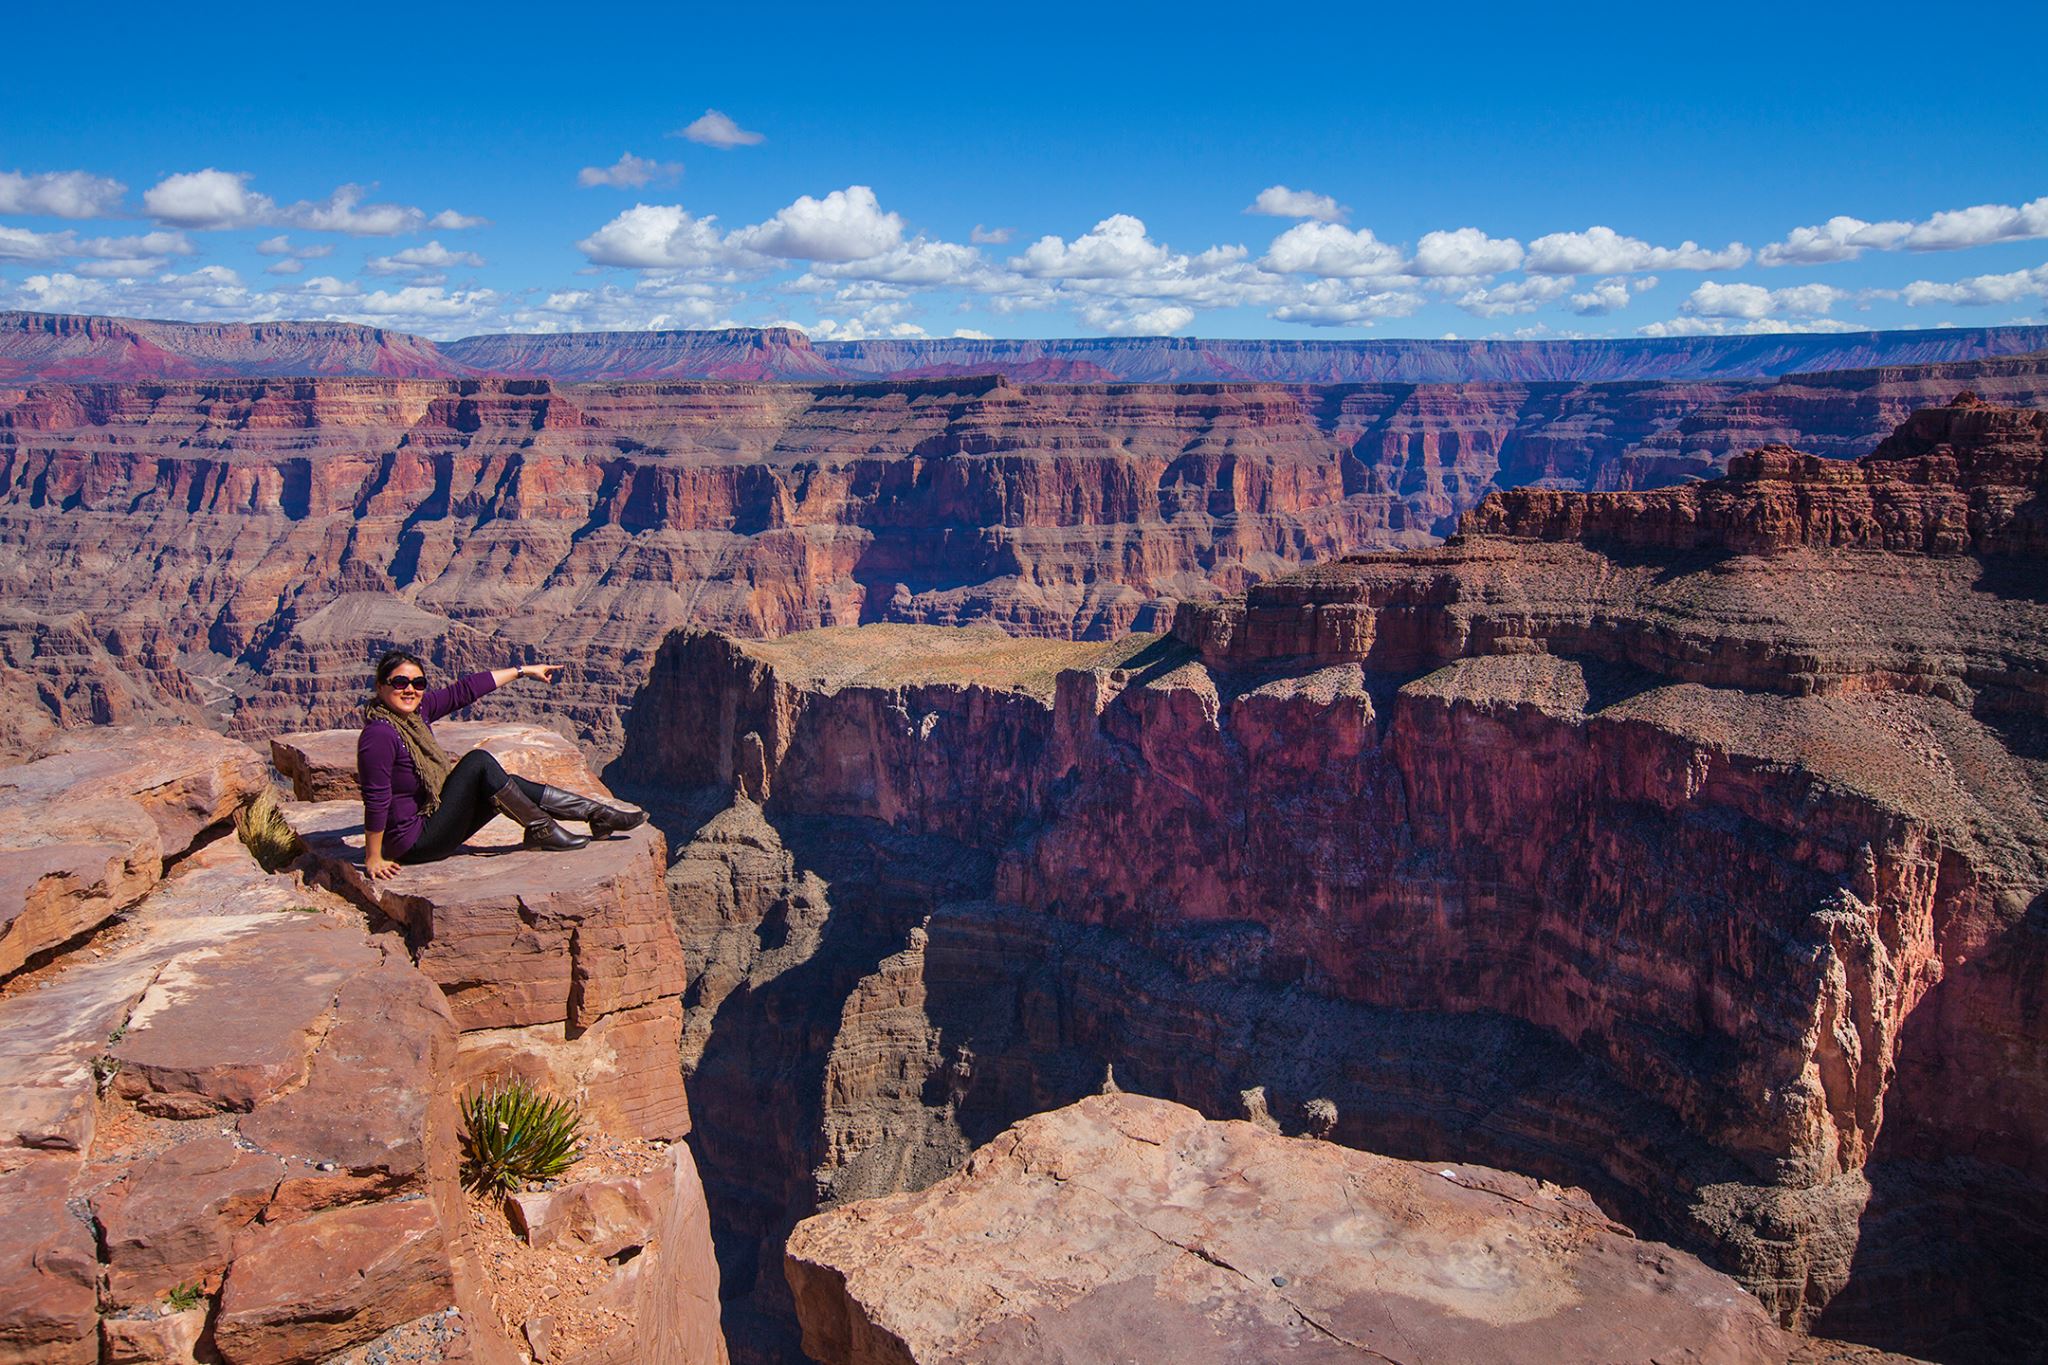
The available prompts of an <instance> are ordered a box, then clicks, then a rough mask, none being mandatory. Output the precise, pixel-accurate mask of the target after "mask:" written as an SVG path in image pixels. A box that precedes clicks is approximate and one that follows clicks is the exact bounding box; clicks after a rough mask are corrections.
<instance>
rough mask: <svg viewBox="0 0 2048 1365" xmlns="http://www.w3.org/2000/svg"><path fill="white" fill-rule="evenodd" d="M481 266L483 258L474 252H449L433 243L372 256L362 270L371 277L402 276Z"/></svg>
mask: <svg viewBox="0 0 2048 1365" xmlns="http://www.w3.org/2000/svg"><path fill="white" fill-rule="evenodd" d="M483 264H484V258H483V257H481V256H479V255H477V254H476V253H475V252H474V251H450V250H449V249H448V248H447V247H445V246H442V245H441V244H440V243H439V242H438V241H434V242H428V243H427V244H426V245H425V246H409V247H407V248H406V249H405V250H403V251H394V252H392V253H391V254H390V255H389V256H372V257H371V258H370V259H369V261H368V262H366V263H365V267H364V268H365V269H367V270H368V271H369V272H370V273H371V274H373V275H402V274H411V273H417V272H419V271H422V270H451V269H454V268H455V267H457V266H464V267H468V268H470V269H476V268H478V267H481V266H482V265H483Z"/></svg>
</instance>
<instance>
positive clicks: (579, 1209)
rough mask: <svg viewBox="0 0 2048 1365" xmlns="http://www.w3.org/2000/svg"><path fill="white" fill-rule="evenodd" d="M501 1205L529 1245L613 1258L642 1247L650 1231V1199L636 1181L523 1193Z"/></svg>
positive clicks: (589, 1182) (594, 1182) (591, 1182)
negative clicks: (504, 1205)
mask: <svg viewBox="0 0 2048 1365" xmlns="http://www.w3.org/2000/svg"><path fill="white" fill-rule="evenodd" d="M662 1183H663V1184H664V1185H665V1184H666V1183H667V1182H666V1181H663V1182H662ZM661 1193H662V1194H665V1193H666V1191H665V1190H663V1191H661ZM505 1203H506V1212H507V1213H508V1214H509V1215H510V1216H511V1218H512V1226H513V1227H514V1228H516V1229H518V1231H519V1235H520V1236H522V1237H524V1238H525V1239H526V1244H527V1245H528V1246H530V1247H542V1248H546V1247H562V1248H565V1249H567V1250H569V1251H573V1252H583V1253H588V1254H590V1255H593V1256H603V1257H612V1256H616V1255H618V1254H619V1253H620V1252H622V1251H624V1250H625V1249H626V1248H628V1247H641V1246H645V1245H646V1243H647V1239H648V1237H649V1236H650V1235H652V1233H653V1231H654V1217H655V1207H654V1201H653V1200H651V1199H649V1198H648V1196H647V1192H646V1191H645V1190H644V1189H642V1188H641V1182H640V1181H639V1180H638V1179H634V1178H625V1179H619V1180H586V1181H584V1182H582V1183H581V1184H575V1185H565V1186H561V1187H559V1188H557V1189H552V1190H528V1191H522V1192H519V1193H516V1194H513V1195H511V1196H509V1197H508V1198H507V1199H506V1201H505Z"/></svg>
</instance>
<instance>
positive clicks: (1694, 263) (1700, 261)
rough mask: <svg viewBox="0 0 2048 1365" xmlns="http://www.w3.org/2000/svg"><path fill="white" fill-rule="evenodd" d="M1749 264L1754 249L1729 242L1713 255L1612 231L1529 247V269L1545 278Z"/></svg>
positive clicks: (1563, 236)
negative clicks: (1750, 254) (1750, 253)
mask: <svg viewBox="0 0 2048 1365" xmlns="http://www.w3.org/2000/svg"><path fill="white" fill-rule="evenodd" d="M1748 260H1749V248H1747V247H1745V246H1743V245H1742V243H1740V242H1730V243H1729V244H1728V245H1727V246H1725V247H1723V248H1721V249H1720V250H1719V251H1712V250H1709V249H1708V248H1706V247H1703V246H1701V245H1700V244H1699V243H1697V242H1692V241H1687V242H1682V243H1680V244H1679V245H1678V246H1675V247H1664V246H1652V245H1650V244H1649V243H1648V242H1645V241H1643V240H1642V239H1640V238H1637V237H1624V236H1623V235H1622V234H1620V233H1618V232H1616V231H1615V230H1614V229H1613V228H1609V227H1597V226H1596V227H1590V228H1587V229H1586V230H1585V231H1584V232H1553V233H1550V234H1548V235H1546V236H1543V237H1538V238H1537V239H1536V240H1535V241H1533V242H1531V243H1529V252H1528V259H1527V265H1528V268H1529V269H1530V270H1531V271H1534V272H1536V273H1538V274H1543V275H1625V274H1633V273H1634V272H1636V271H1640V270H1733V269H1735V268H1736V267H1737V266H1740V265H1743V264H1745V263H1746V262H1747V261H1748Z"/></svg>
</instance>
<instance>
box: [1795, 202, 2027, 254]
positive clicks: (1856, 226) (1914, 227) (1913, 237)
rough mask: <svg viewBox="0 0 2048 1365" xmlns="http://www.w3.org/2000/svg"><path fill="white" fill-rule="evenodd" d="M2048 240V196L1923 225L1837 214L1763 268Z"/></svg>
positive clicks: (1954, 213)
mask: <svg viewBox="0 0 2048 1365" xmlns="http://www.w3.org/2000/svg"><path fill="white" fill-rule="evenodd" d="M2035 237H2048V196H2044V197H2042V198H2039V199H2035V200H2032V201H2030V202H2028V203H2025V204H2020V205H2018V206H2014V205H2011V204H1977V205H1973V206H1972V207H1970V208H1966V209H1944V210H1943V211H1942V212H1940V213H1936V214H1933V215H1931V216H1930V217H1928V218H1927V219H1926V220H1924V221H1922V222H1917V223H1908V222H1901V221H1898V220H1895V219H1894V220H1888V221H1886V222H1881V223H1870V222H1865V221H1864V220H1863V219H1861V218H1852V217H1850V216H1848V215H1846V214H1837V215H1836V216H1835V217H1833V218H1830V219H1828V220H1827V221H1826V222H1825V223H1821V224H1818V225H1816V226H1813V227H1800V228H1794V229H1792V231H1790V232H1788V233H1786V234H1785V240H1784V241H1782V242H1773V243H1771V244H1770V245H1769V246H1767V247H1765V248H1764V249H1763V250H1762V251H1760V252H1758V253H1757V260H1758V262H1759V263H1761V264H1763V265H1813V264H1819V263H1821V262H1825V261H1847V260H1853V259H1854V258H1856V257H1857V256H1860V255H1862V254H1863V253H1864V252H1865V251H1866V250H1870V251H1897V250H1899V249H1901V248H1904V249H1907V250H1910V251H1959V250H1962V249H1963V248H1966V247H1973V246H1988V245H1990V244H1991V243H1993V242H2017V241H2025V240H2028V239H2030V238H2035Z"/></svg>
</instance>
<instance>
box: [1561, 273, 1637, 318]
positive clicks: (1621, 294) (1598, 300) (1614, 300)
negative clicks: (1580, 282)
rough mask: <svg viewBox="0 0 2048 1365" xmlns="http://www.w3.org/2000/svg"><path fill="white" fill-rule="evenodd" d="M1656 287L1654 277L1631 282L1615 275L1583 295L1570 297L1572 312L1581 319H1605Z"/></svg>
mask: <svg viewBox="0 0 2048 1365" xmlns="http://www.w3.org/2000/svg"><path fill="white" fill-rule="evenodd" d="M1656 287H1657V277H1656V276H1655V275H1641V276H1638V277H1637V278H1635V279H1633V280H1625V279H1623V278H1621V277H1620V276H1618V275H1617V276H1614V277H1612V278H1610V279H1605V280H1602V281H1600V283H1598V284H1596V285H1594V286H1593V287H1592V288H1591V289H1589V290H1587V291H1586V292H1585V293H1583V294H1574V295H1572V299H1571V303H1572V311H1573V312H1574V313H1577V314H1578V315H1579V316H1580V317H1582V318H1597V317H1605V316H1606V315H1607V314H1609V313H1619V312H1620V311H1621V310H1622V309H1624V308H1626V307H1628V304H1629V300H1630V299H1631V298H1632V297H1634V296H1635V295H1637V294H1640V293H1643V292H1644V291H1645V290H1650V289H1655V288H1656Z"/></svg>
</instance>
